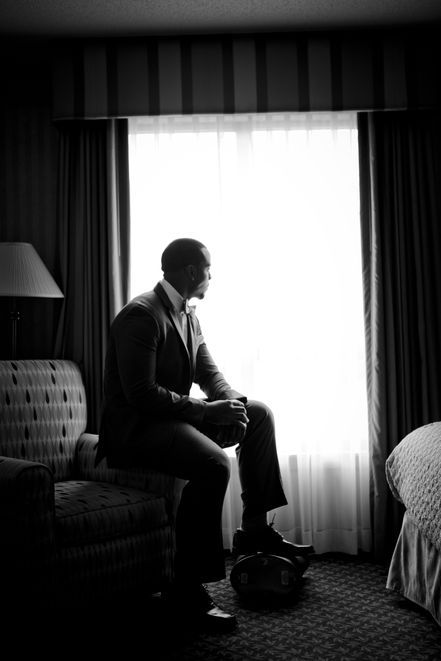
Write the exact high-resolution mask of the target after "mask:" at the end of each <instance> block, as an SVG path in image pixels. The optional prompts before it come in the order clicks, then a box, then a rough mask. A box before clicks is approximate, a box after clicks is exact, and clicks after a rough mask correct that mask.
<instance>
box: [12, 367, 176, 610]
mask: <svg viewBox="0 0 441 661" xmlns="http://www.w3.org/2000/svg"><path fill="white" fill-rule="evenodd" d="M86 419H87V407H86V396H85V390H84V385H83V380H82V376H81V372H80V370H79V368H78V366H77V365H76V364H75V363H73V362H71V361H65V360H50V361H49V360H22V361H0V551H1V561H2V564H3V566H2V570H3V571H2V574H3V576H7V577H8V579H9V583H10V586H9V589H10V590H11V594H12V596H13V594H14V593H15V594H17V595H18V594H19V595H22V591H23V589H26V590H28V591H29V594H31V595H32V598H34V599H35V598H37V599H38V600H40V598H41V600H42V601H47V600H48V599H49V600H57V601H58V600H59V599H60V596H62V597H63V598H68V599H83V600H88V601H90V599H91V598H99V597H103V596H105V595H109V594H113V593H115V592H119V591H121V590H127V589H130V590H133V589H136V588H140V587H141V586H142V587H144V589H148V590H158V589H161V588H162V587H164V584H165V583H167V582H168V581H169V580H170V579H171V577H172V570H173V564H172V560H173V550H174V533H173V520H174V513H175V511H176V506H177V502H178V501H179V494H180V491H181V489H182V485H183V484H184V482H182V481H179V480H175V479H174V478H173V477H170V476H168V475H163V474H161V473H156V472H154V471H147V470H142V469H133V470H115V469H110V468H108V467H107V463H106V461H105V460H104V461H102V462H101V463H100V464H99V465H98V466H97V467H95V465H94V464H95V455H96V447H97V442H98V436H97V435H96V434H86V433H84V430H85V428H86ZM20 598H21V597H20Z"/></svg>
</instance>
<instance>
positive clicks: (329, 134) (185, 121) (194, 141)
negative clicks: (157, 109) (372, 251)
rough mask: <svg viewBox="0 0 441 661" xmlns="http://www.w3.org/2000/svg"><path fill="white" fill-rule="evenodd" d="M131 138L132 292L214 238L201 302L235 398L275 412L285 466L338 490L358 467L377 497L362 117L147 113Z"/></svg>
mask: <svg viewBox="0 0 441 661" xmlns="http://www.w3.org/2000/svg"><path fill="white" fill-rule="evenodd" d="M129 128H130V139H129V149H130V185H131V263H132V271H131V293H132V295H133V296H135V295H137V294H139V293H141V292H143V291H146V290H148V289H151V288H152V287H153V286H154V285H155V284H156V282H157V281H158V280H159V279H160V278H161V277H162V273H161V271H160V255H161V252H162V250H163V249H164V247H165V246H166V245H167V244H168V243H169V242H170V241H172V240H173V239H175V238H178V237H183V236H188V237H193V238H196V239H198V240H200V241H202V242H203V243H204V244H205V245H206V246H207V248H208V249H209V251H210V253H211V257H212V269H211V272H212V280H211V284H210V289H209V290H208V293H207V296H206V298H205V299H204V301H194V302H196V304H197V316H198V318H199V320H200V322H201V326H202V331H203V333H204V336H205V338H206V341H207V346H208V348H209V349H210V351H211V353H212V355H213V357H214V359H215V361H216V362H217V364H218V366H219V368H220V370H221V371H222V372H223V373H224V375H225V377H226V378H227V380H228V381H229V382H230V384H231V385H232V386H233V387H234V388H236V389H237V390H239V391H241V392H243V393H245V394H246V395H247V396H248V397H249V398H254V399H260V400H263V401H265V402H266V403H267V404H268V405H269V406H270V407H271V408H272V410H273V412H274V414H275V420H276V432H277V439H278V448H279V456H281V457H282V458H283V460H282V459H281V461H282V463H283V465H284V466H285V468H284V470H285V471H288V472H291V473H292V471H293V466H292V458H293V457H295V458H296V468H295V471H296V472H297V471H300V472H302V470H303V469H301V468H299V465H300V463H302V462H303V463H304V464H305V466H306V465H308V466H309V468H308V469H307V470H308V471H309V473H308V480H309V482H308V484H309V486H308V489H312V488H313V487H312V486H311V485H312V484H313V483H314V482H317V479H319V480H320V479H321V481H322V483H323V484H324V483H325V482H326V481H327V482H328V483H329V484H328V486H329V488H330V489H332V488H333V486H332V485H333V484H334V482H335V480H337V482H338V481H339V480H340V478H339V477H338V475H337V474H339V471H342V470H343V471H344V472H345V473H348V471H347V470H346V469H345V468H344V466H346V467H347V466H348V465H349V464H350V465H351V466H352V468H351V469H350V470H349V473H350V474H351V477H350V478H349V477H348V479H350V480H351V481H352V483H353V484H354V489H355V488H357V489H359V490H360V489H361V488H362V489H364V490H365V491H364V493H365V492H366V489H367V459H366V453H367V404H366V399H367V398H366V380H365V355H364V329H363V304H362V272H361V247H360V229H359V191H358V144H357V129H356V116H355V114H350V113H330V114H328V113H306V114H300V113H293V114H280V113H276V114H260V115H233V116H224V115H222V116H217V115H204V116H184V117H153V118H152V117H140V118H133V119H131V120H130V124H129ZM193 394H194V395H195V396H198V395H201V393H200V392H198V389H197V388H194V389H193ZM230 454H231V456H232V460H233V456H234V452H233V451H230ZM311 461H312V462H313V463H314V462H315V464H317V466H319V465H320V466H321V467H322V469H321V470H322V473H323V471H325V473H326V475H325V473H323V476H324V478H323V479H322V478H319V477H318V475H319V473H318V472H317V471H315V472H314V471H312V472H311ZM299 462H300V463H299ZM348 462H349V464H348ZM361 464H363V466H362V465H361ZM305 470H306V468H305ZM336 470H337V473H336ZM349 473H348V475H349ZM302 475H303V473H302ZM336 476H337V477H336ZM288 479H290V478H288ZM301 479H302V480H303V481H304V479H305V475H303V477H302V478H301ZM298 481H299V480H297V484H298ZM360 485H362V486H360ZM340 486H341V485H340ZM296 488H297V487H296ZM339 488H340V487H339ZM341 488H343V490H344V489H345V488H346V487H341ZM319 491H320V493H322V496H321V497H322V498H323V506H324V510H326V509H328V510H329V507H331V508H332V507H333V505H332V502H334V501H332V502H331V503H330V501H329V498H328V496H326V494H325V493H324V492H322V490H321V489H319ZM347 497H348V492H347V489H346V491H345V493H344V494H343V492H342V499H345V498H347ZM359 497H361V496H360V494H359V495H358V496H357V497H355V496H354V499H355V500H354V502H355V503H356V502H357V499H358V498H359ZM311 498H312V496H311ZM366 500H367V497H366ZM308 502H309V501H308ZM355 506H356V504H355ZM314 507H315V506H314V504H313V502H312V501H310V506H309V510H308V511H309V512H310V516H313V515H312V514H311V512H312V509H314ZM336 507H337V505H336ZM366 507H367V505H366ZM311 508H312V509H311ZM319 509H320V508H319ZM320 511H322V510H320ZM365 515H366V516H364V519H363V520H364V522H366V517H367V513H366V511H365ZM299 516H300V514H299ZM308 516H309V515H308ZM321 516H322V515H321V514H320V516H318V518H319V519H321ZM303 518H304V517H303ZM317 525H321V524H320V522H317ZM364 525H365V523H363V526H364ZM366 525H367V524H366ZM357 526H358V524H357ZM357 526H356V527H357ZM363 526H362V527H363ZM358 527H359V526H358ZM359 542H360V540H358V542H355V543H359ZM316 544H317V540H316ZM327 550H331V549H327ZM334 550H343V549H341V548H338V549H334ZM346 550H347V549H346Z"/></svg>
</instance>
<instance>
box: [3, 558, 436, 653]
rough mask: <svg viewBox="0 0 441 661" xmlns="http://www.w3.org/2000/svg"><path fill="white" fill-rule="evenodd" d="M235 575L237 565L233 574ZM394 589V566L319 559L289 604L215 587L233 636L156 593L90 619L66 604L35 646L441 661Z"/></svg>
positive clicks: (431, 627)
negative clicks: (389, 569)
mask: <svg viewBox="0 0 441 661" xmlns="http://www.w3.org/2000/svg"><path fill="white" fill-rule="evenodd" d="M230 569H231V560H230V559H228V560H227V570H228V574H227V575H228V576H229V570H230ZM385 582H386V570H385V568H384V567H382V566H380V565H376V564H373V563H371V562H369V561H368V560H364V559H360V558H353V557H349V556H317V557H313V558H312V561H311V565H310V567H309V569H308V570H307V571H306V573H305V575H304V578H303V582H302V584H301V586H300V588H299V591H298V594H297V595H296V598H295V599H294V600H293V602H292V603H291V604H289V605H285V606H279V607H272V608H259V607H251V606H249V605H245V604H243V603H241V601H240V600H239V597H238V595H237V594H236V592H234V590H233V588H232V587H231V584H230V581H229V578H227V579H225V580H224V581H221V582H219V583H217V584H212V585H211V586H209V587H210V592H211V594H212V595H213V597H214V599H215V600H216V601H217V603H218V604H219V605H220V606H222V607H224V608H225V609H226V610H229V611H230V612H234V613H236V615H237V618H238V623H239V624H238V628H237V629H236V630H235V631H234V632H232V633H229V634H222V635H221V634H208V633H203V634H201V633H197V632H195V631H190V630H188V629H185V628H183V627H179V626H176V623H174V624H173V623H171V622H170V621H169V620H168V619H167V616H166V612H165V610H164V606H163V602H162V600H161V599H160V598H159V596H157V595H155V596H153V597H152V598H149V599H145V600H144V599H142V600H141V601H140V600H139V599H135V598H133V599H128V598H127V599H126V600H125V601H121V600H120V601H118V602H117V603H115V604H112V603H108V604H106V605H103V606H102V607H101V608H96V607H93V608H92V607H91V608H90V609H85V610H82V611H81V612H78V611H77V612H70V611H69V610H68V609H67V610H65V609H64V608H63V604H60V609H59V611H58V612H57V613H56V614H54V616H53V618H52V619H51V620H50V621H49V622H48V621H46V622H45V625H44V626H43V627H41V628H40V627H39V629H40V630H39V635H38V638H35V637H32V638H29V641H28V642H29V644H30V646H31V648H32V651H33V653H34V655H35V654H38V649H39V648H40V650H41V651H42V652H43V653H44V654H45V658H46V659H48V658H54V659H55V658H56V659H57V660H58V661H59V659H60V652H61V653H62V654H69V653H70V656H72V655H73V653H74V652H75V656H73V658H77V659H79V658H81V659H86V658H92V659H106V661H107V660H110V659H124V661H126V660H129V659H134V660H137V659H142V661H297V660H299V661H307V660H311V661H352V660H362V661H377V660H378V661H386V660H388V661H389V660H390V661H431V660H434V661H435V660H437V661H439V660H440V659H441V628H440V627H439V626H438V625H437V624H436V623H435V621H434V620H433V619H432V617H431V616H430V615H428V614H427V613H426V612H425V611H423V610H420V609H419V608H417V607H416V606H414V605H412V604H411V603H410V602H407V601H406V600H404V599H402V598H401V597H400V596H399V595H396V594H394V593H391V592H390V591H388V590H386V588H385ZM45 619H46V618H45ZM21 624H22V626H23V629H22V630H24V631H26V628H27V626H25V623H24V622H23V621H22V622H21ZM25 639H26V636H22V637H21V640H20V641H19V642H20V646H21V649H22V651H23V647H22V645H23V641H24V640H25ZM15 641H16V642H17V638H15ZM51 651H52V653H53V657H52V656H51ZM10 658H12V657H10Z"/></svg>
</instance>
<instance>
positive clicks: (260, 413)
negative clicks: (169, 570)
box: [131, 400, 287, 583]
mask: <svg viewBox="0 0 441 661" xmlns="http://www.w3.org/2000/svg"><path fill="white" fill-rule="evenodd" d="M246 409H247V416H248V418H249V423H248V426H247V432H246V434H245V437H244V438H243V439H242V441H241V442H240V444H238V446H237V447H236V454H237V458H238V467H239V478H240V482H241V488H242V501H243V511H244V514H245V515H248V516H254V515H259V514H262V513H265V512H268V511H270V510H272V509H275V508H276V507H281V506H282V505H286V504H287V500H286V498H285V494H284V492H283V487H282V481H281V476H280V468H279V461H278V457H277V450H276V441H275V432H274V418H273V415H272V412H271V410H270V409H269V408H268V407H267V406H266V405H265V404H263V403H261V402H257V401H253V400H250V401H249V402H248V403H247V404H246ZM146 431H147V434H146V437H145V439H143V441H142V442H140V443H137V444H136V445H135V446H133V447H132V448H131V460H132V461H133V462H134V463H135V464H137V465H140V464H141V465H143V466H145V467H147V468H151V469H156V470H159V471H161V472H163V473H168V474H169V475H174V476H175V477H178V478H182V479H184V480H188V482H187V484H186V485H185V487H184V489H183V492H182V496H181V500H180V503H179V506H178V510H177V514H176V558H175V578H176V580H178V581H182V582H198V583H209V582H212V581H218V580H220V579H222V578H225V561H224V549H223V542H222V527H221V522H222V508H223V502H224V497H225V492H226V490H227V486H228V481H229V477H230V460H229V457H228V455H227V454H226V453H225V451H224V450H223V449H222V448H220V447H219V445H217V443H216V442H215V441H214V440H212V439H214V438H215V437H216V434H217V433H218V431H219V427H218V426H215V425H208V424H202V425H201V426H200V427H199V428H196V427H195V426H193V425H191V424H189V423H187V422H182V421H179V420H172V421H159V422H155V423H152V424H151V425H149V426H148V429H147V430H146Z"/></svg>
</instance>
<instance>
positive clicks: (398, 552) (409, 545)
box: [386, 512, 441, 626]
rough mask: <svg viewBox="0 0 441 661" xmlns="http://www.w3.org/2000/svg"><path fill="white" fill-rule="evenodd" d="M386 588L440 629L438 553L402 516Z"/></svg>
mask: <svg viewBox="0 0 441 661" xmlns="http://www.w3.org/2000/svg"><path fill="white" fill-rule="evenodd" d="M386 588H388V589H389V590H394V591H395V592H399V593H400V594H401V595H402V596H403V597H405V598H406V599H409V600H410V601H413V602H414V603H415V604H418V606H421V607H422V608H424V609H426V610H427V611H428V612H429V613H430V614H431V615H432V617H433V618H434V619H435V621H436V622H437V624H439V625H440V626H441V553H440V551H438V549H437V548H436V547H435V546H434V545H433V544H432V543H431V542H430V541H429V540H428V539H427V538H426V537H425V536H424V535H423V533H422V532H421V531H420V530H419V529H418V528H417V526H416V524H415V523H414V521H413V520H412V519H411V517H410V516H409V515H408V513H407V512H406V513H405V515H404V518H403V524H402V526H401V531H400V535H399V537H398V540H397V543H396V546H395V550H394V553H393V556H392V559H391V562H390V566H389V573H388V577H387V581H386Z"/></svg>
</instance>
